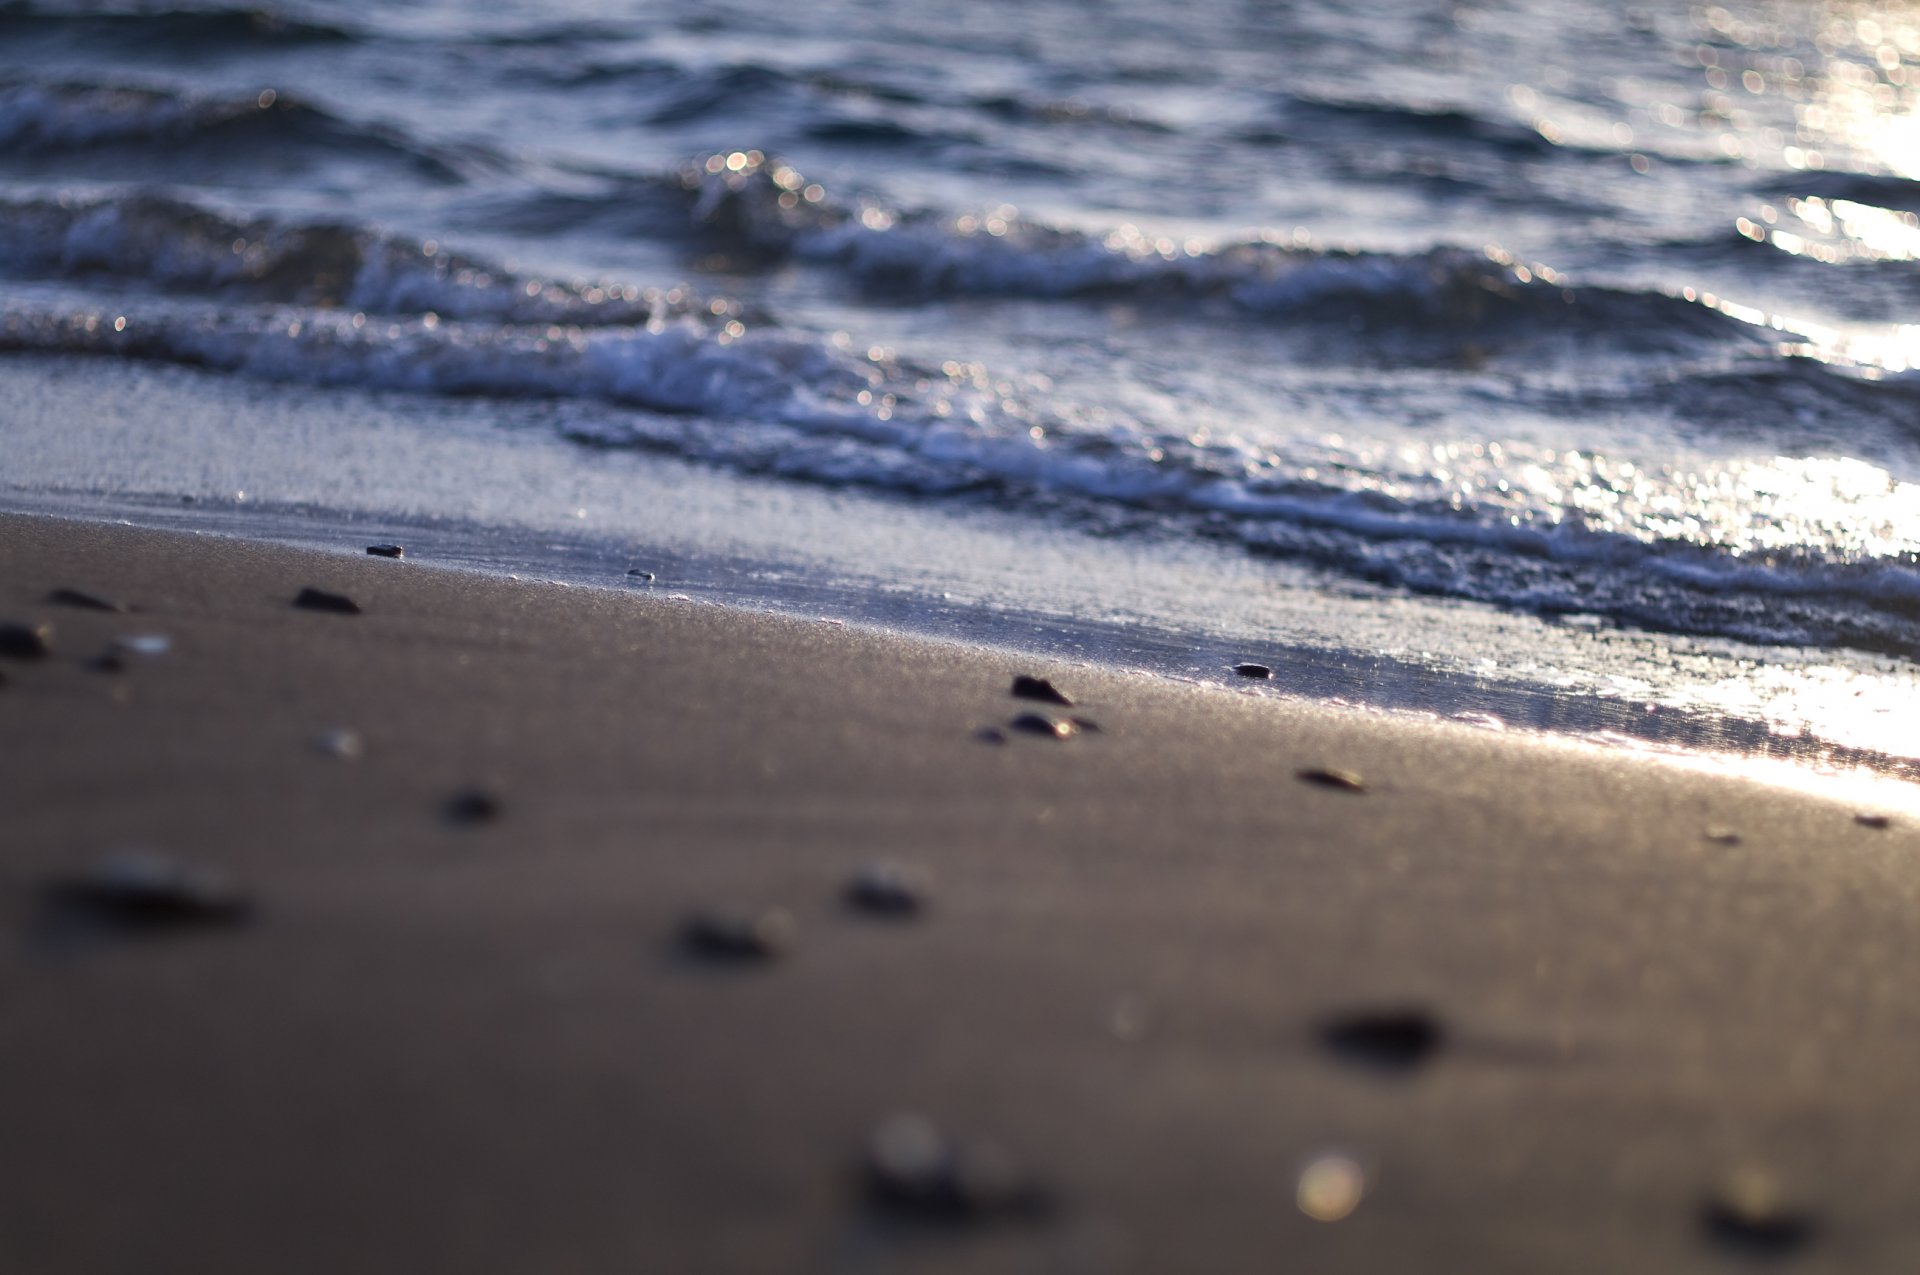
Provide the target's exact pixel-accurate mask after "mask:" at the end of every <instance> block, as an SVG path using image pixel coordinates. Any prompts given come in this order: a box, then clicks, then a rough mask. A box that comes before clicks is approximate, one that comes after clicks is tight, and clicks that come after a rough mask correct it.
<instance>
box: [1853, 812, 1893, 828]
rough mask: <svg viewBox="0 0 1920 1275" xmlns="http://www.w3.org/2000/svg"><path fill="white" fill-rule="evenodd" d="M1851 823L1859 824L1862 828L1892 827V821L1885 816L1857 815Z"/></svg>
mask: <svg viewBox="0 0 1920 1275" xmlns="http://www.w3.org/2000/svg"><path fill="white" fill-rule="evenodd" d="M1853 821H1854V822H1855V823H1857V824H1859V825H1860V826H1861V827H1862V828H1891V827H1893V820H1891V819H1889V818H1888V817H1887V816H1885V815H1869V814H1858V815H1855V816H1854V817H1853Z"/></svg>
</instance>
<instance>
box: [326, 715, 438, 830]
mask: <svg viewBox="0 0 1920 1275" xmlns="http://www.w3.org/2000/svg"><path fill="white" fill-rule="evenodd" d="M313 746H314V748H316V749H318V750H319V751H320V752H322V753H325V754H326V755H327V756H329V757H337V758H339V759H340V760H341V761H358V760H359V759H360V757H361V755H362V754H363V753H365V752H366V751H367V741H366V740H364V739H362V738H360V732H358V731H354V730H348V729H347V728H346V727H344V726H341V727H337V728H335V729H333V730H324V731H321V732H320V733H319V734H318V735H315V736H314V737H313ZM467 795H469V796H471V795H473V794H467ZM448 813H449V816H451V814H452V809H451V803H449V809H448Z"/></svg>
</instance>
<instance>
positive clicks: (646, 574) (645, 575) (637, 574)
mask: <svg viewBox="0 0 1920 1275" xmlns="http://www.w3.org/2000/svg"><path fill="white" fill-rule="evenodd" d="M627 574H628V575H630V576H632V577H633V578H634V579H636V580H644V581H646V582H647V583H648V584H652V583H653V572H651V571H642V570H640V568H638V567H635V568H634V569H633V570H631V571H629V572H627Z"/></svg>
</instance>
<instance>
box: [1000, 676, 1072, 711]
mask: <svg viewBox="0 0 1920 1275" xmlns="http://www.w3.org/2000/svg"><path fill="white" fill-rule="evenodd" d="M1013 697H1014V698H1015V699H1032V700H1039V701H1040V702H1041V703H1043V704H1059V705H1060V706H1061V707H1063V708H1071V707H1073V701H1072V700H1070V699H1068V698H1067V696H1066V694H1065V693H1064V692H1063V691H1061V689H1060V688H1059V687H1057V686H1055V685H1054V684H1053V683H1052V682H1049V681H1048V680H1047V679H1046V678H1044V677H1029V676H1028V675H1027V674H1025V673H1020V674H1016V675H1015V676H1014V679H1013Z"/></svg>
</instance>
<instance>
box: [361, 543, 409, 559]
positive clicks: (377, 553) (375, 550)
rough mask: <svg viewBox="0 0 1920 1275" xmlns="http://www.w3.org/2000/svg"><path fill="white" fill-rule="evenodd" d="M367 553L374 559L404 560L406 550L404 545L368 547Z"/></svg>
mask: <svg viewBox="0 0 1920 1275" xmlns="http://www.w3.org/2000/svg"><path fill="white" fill-rule="evenodd" d="M367 552H368V553H370V554H372V555H373V556H374V557H376V558H404V557H406V556H407V550H406V547H405V546H404V545H368V546H367Z"/></svg>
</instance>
